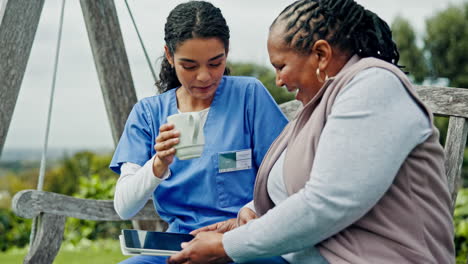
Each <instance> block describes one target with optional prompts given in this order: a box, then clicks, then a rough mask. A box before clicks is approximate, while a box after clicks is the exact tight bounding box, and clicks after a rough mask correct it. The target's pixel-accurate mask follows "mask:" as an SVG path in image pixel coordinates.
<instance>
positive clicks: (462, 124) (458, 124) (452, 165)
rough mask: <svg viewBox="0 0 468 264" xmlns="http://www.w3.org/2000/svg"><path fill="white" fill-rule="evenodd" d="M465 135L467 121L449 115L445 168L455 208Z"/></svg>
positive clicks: (467, 131)
mask: <svg viewBox="0 0 468 264" xmlns="http://www.w3.org/2000/svg"><path fill="white" fill-rule="evenodd" d="M467 136H468V122H467V121H466V119H465V118H461V117H450V119H449V126H448V131H447V139H446V141H445V170H446V173H447V180H448V186H449V190H450V193H451V195H452V205H453V208H455V201H456V199H457V192H458V189H459V188H460V187H461V171H462V164H463V154H464V151H465V146H466V138H467Z"/></svg>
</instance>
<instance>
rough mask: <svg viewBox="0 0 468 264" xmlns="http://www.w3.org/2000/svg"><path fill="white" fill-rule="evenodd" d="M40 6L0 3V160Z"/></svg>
mask: <svg viewBox="0 0 468 264" xmlns="http://www.w3.org/2000/svg"><path fill="white" fill-rule="evenodd" d="M43 6H44V0H35V1H29V0H3V1H2V2H1V3H0V156H1V154H2V150H3V145H4V144H5V139H6V136H7V133H8V128H9V127H10V122H11V117H12V115H13V111H14V109H15V104H16V100H17V98H18V94H19V90H20V88H21V82H22V81H23V76H24V72H25V70H26V65H27V63H28V59H29V54H30V53H31V47H32V44H33V41H34V36H35V35H36V30H37V26H38V24H39V18H40V17H41V12H42V7H43Z"/></svg>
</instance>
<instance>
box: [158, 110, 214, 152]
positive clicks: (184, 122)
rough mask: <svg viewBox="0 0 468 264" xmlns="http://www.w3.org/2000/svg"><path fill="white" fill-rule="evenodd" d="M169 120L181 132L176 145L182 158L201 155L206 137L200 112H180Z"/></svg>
mask: <svg viewBox="0 0 468 264" xmlns="http://www.w3.org/2000/svg"><path fill="white" fill-rule="evenodd" d="M167 122H168V123H170V124H174V126H175V129H176V130H178V131H179V132H180V137H179V143H178V144H177V145H175V146H174V148H175V149H176V154H175V155H176V156H177V157H178V158H179V159H180V160H187V159H194V158H198V157H200V156H201V154H202V152H203V145H205V138H204V136H203V127H202V126H201V122H200V116H199V113H192V112H187V113H180V114H175V115H171V116H168V117H167Z"/></svg>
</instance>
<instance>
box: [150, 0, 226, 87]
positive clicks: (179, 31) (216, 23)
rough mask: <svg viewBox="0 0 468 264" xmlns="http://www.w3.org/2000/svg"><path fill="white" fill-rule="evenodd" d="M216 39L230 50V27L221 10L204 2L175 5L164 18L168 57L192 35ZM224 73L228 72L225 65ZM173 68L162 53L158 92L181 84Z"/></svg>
mask: <svg viewBox="0 0 468 264" xmlns="http://www.w3.org/2000/svg"><path fill="white" fill-rule="evenodd" d="M212 37H215V38H218V39H220V40H221V41H222V42H223V44H224V47H225V49H226V51H227V50H228V49H229V37H230V35H229V27H228V25H227V23H226V20H225V19H224V17H223V15H222V13H221V10H220V9H219V8H217V7H215V6H213V5H212V4H211V3H208V2H204V1H189V2H186V3H182V4H179V5H177V6H176V7H175V8H174V9H173V10H172V11H171V12H170V13H169V16H168V17H167V21H166V24H165V26H164V41H165V42H166V46H167V47H168V49H169V53H170V54H171V56H174V53H175V51H176V49H177V47H178V46H179V45H181V44H182V43H183V42H184V41H186V40H188V39H193V38H212ZM224 74H225V75H229V69H228V68H227V67H226V69H225V71H224ZM180 85H181V84H180V82H179V79H178V78H177V75H176V72H175V69H174V68H173V67H172V66H171V64H170V63H169V61H168V60H167V58H166V57H165V56H163V57H162V62H161V72H160V73H159V80H158V81H156V86H157V87H158V90H159V92H160V93H163V92H166V91H168V90H170V89H173V88H176V87H178V86H180Z"/></svg>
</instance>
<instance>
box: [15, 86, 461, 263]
mask: <svg viewBox="0 0 468 264" xmlns="http://www.w3.org/2000/svg"><path fill="white" fill-rule="evenodd" d="M417 92H418V94H419V96H420V97H421V99H422V100H423V101H424V102H425V103H426V104H427V106H428V107H429V108H430V109H431V110H432V111H433V112H434V113H435V114H436V115H441V116H448V117H450V121H449V127H448V132H447V138H446V143H445V154H446V160H445V167H446V170H447V178H448V185H449V186H448V187H449V189H450V192H451V194H452V199H453V203H455V199H456V196H457V190H458V188H459V187H460V184H461V180H460V175H461V166H462V163H463V152H464V149H465V144H466V139H467V132H468V123H467V118H468V89H456V88H447V87H432V86H418V87H417ZM301 108H302V106H301V104H300V103H299V102H298V101H291V102H288V103H284V104H282V105H281V109H282V110H283V112H284V113H285V114H286V115H287V117H288V118H290V119H291V118H292V117H293V116H295V114H296V112H297V111H299V110H300V109H301ZM402 118H404V113H402ZM12 208H13V210H14V212H15V213H16V214H17V215H18V216H21V217H24V218H33V217H36V216H39V215H41V221H40V224H39V227H38V232H37V236H36V239H35V242H34V243H33V245H31V247H30V249H29V252H28V254H27V256H26V257H25V260H24V263H52V262H53V260H54V258H55V256H56V255H57V253H58V251H59V249H60V245H61V243H62V238H63V231H64V226H65V219H66V217H75V218H79V219H86V220H95V221H121V219H120V218H119V216H118V215H117V213H116V212H115V210H114V207H113V202H112V201H110V200H108V201H96V200H88V199H78V198H74V197H69V196H65V195H61V194H56V193H51V192H44V191H36V190H24V191H21V192H18V193H17V194H16V195H15V196H14V198H13V201H12ZM132 220H153V221H157V223H158V229H160V230H162V229H163V228H164V226H165V225H164V222H163V221H162V220H161V219H160V218H159V216H158V215H157V213H156V212H155V210H154V207H153V204H152V203H151V202H149V203H147V204H146V206H145V207H144V208H143V209H142V210H141V211H140V212H139V213H138V214H137V215H136V216H135V217H133V218H132Z"/></svg>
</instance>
